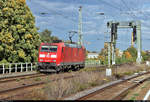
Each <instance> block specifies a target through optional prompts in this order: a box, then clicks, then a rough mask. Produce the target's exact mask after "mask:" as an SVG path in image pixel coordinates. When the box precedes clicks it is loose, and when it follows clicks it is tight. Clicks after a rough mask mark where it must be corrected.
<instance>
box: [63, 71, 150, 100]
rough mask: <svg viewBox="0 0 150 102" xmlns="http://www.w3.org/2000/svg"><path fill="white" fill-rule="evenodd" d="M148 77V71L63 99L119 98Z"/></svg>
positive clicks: (149, 75)
mask: <svg viewBox="0 0 150 102" xmlns="http://www.w3.org/2000/svg"><path fill="white" fill-rule="evenodd" d="M148 79H150V71H148V72H145V73H140V74H138V75H133V76H131V77H128V78H125V79H121V80H117V81H114V82H111V83H108V84H106V85H102V86H99V87H95V88H93V89H90V90H85V91H82V92H80V93H77V94H76V95H74V96H71V97H68V98H65V99H64V100H121V99H123V98H124V97H125V96H126V94H127V93H128V92H129V90H130V89H133V88H135V87H136V86H138V85H140V84H141V83H143V82H144V81H146V80H148Z"/></svg>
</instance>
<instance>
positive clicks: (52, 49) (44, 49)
mask: <svg viewBox="0 0 150 102" xmlns="http://www.w3.org/2000/svg"><path fill="white" fill-rule="evenodd" d="M41 52H57V46H42V47H41Z"/></svg>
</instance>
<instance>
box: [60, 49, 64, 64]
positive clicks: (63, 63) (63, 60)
mask: <svg viewBox="0 0 150 102" xmlns="http://www.w3.org/2000/svg"><path fill="white" fill-rule="evenodd" d="M61 56H62V57H61V58H62V64H63V65H64V64H65V48H64V47H62V55H61Z"/></svg>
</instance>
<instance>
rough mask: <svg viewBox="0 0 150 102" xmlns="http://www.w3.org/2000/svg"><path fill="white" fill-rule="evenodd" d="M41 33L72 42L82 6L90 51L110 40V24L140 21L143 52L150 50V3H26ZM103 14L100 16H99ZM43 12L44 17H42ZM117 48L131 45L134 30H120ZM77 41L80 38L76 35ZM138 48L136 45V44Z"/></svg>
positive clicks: (102, 0)
mask: <svg viewBox="0 0 150 102" xmlns="http://www.w3.org/2000/svg"><path fill="white" fill-rule="evenodd" d="M26 1H27V5H28V6H29V8H30V10H31V12H32V13H33V15H34V17H35V21H36V27H38V28H40V30H39V32H41V31H43V30H45V29H48V30H51V31H52V35H54V36H57V37H59V38H60V39H62V40H69V31H78V21H79V17H78V16H79V12H78V11H79V6H82V34H83V44H84V46H85V47H86V49H87V50H89V51H97V52H100V51H101V49H102V48H104V42H107V41H110V29H108V28H107V26H106V24H107V22H108V21H112V20H113V21H133V20H134V21H135V20H140V21H141V34H142V50H150V47H149V46H150V43H149V42H150V36H149V35H150V29H149V28H150V19H149V18H150V0H26ZM100 12H101V13H104V15H99V13H100ZM43 13H44V14H43ZM117 33H118V39H117V45H116V46H117V48H119V49H121V50H125V49H127V48H128V47H130V46H131V33H132V29H131V28H128V29H118V32H117ZM72 39H73V41H75V42H77V41H78V35H77V34H75V36H73V38H72ZM135 47H136V45H135Z"/></svg>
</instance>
